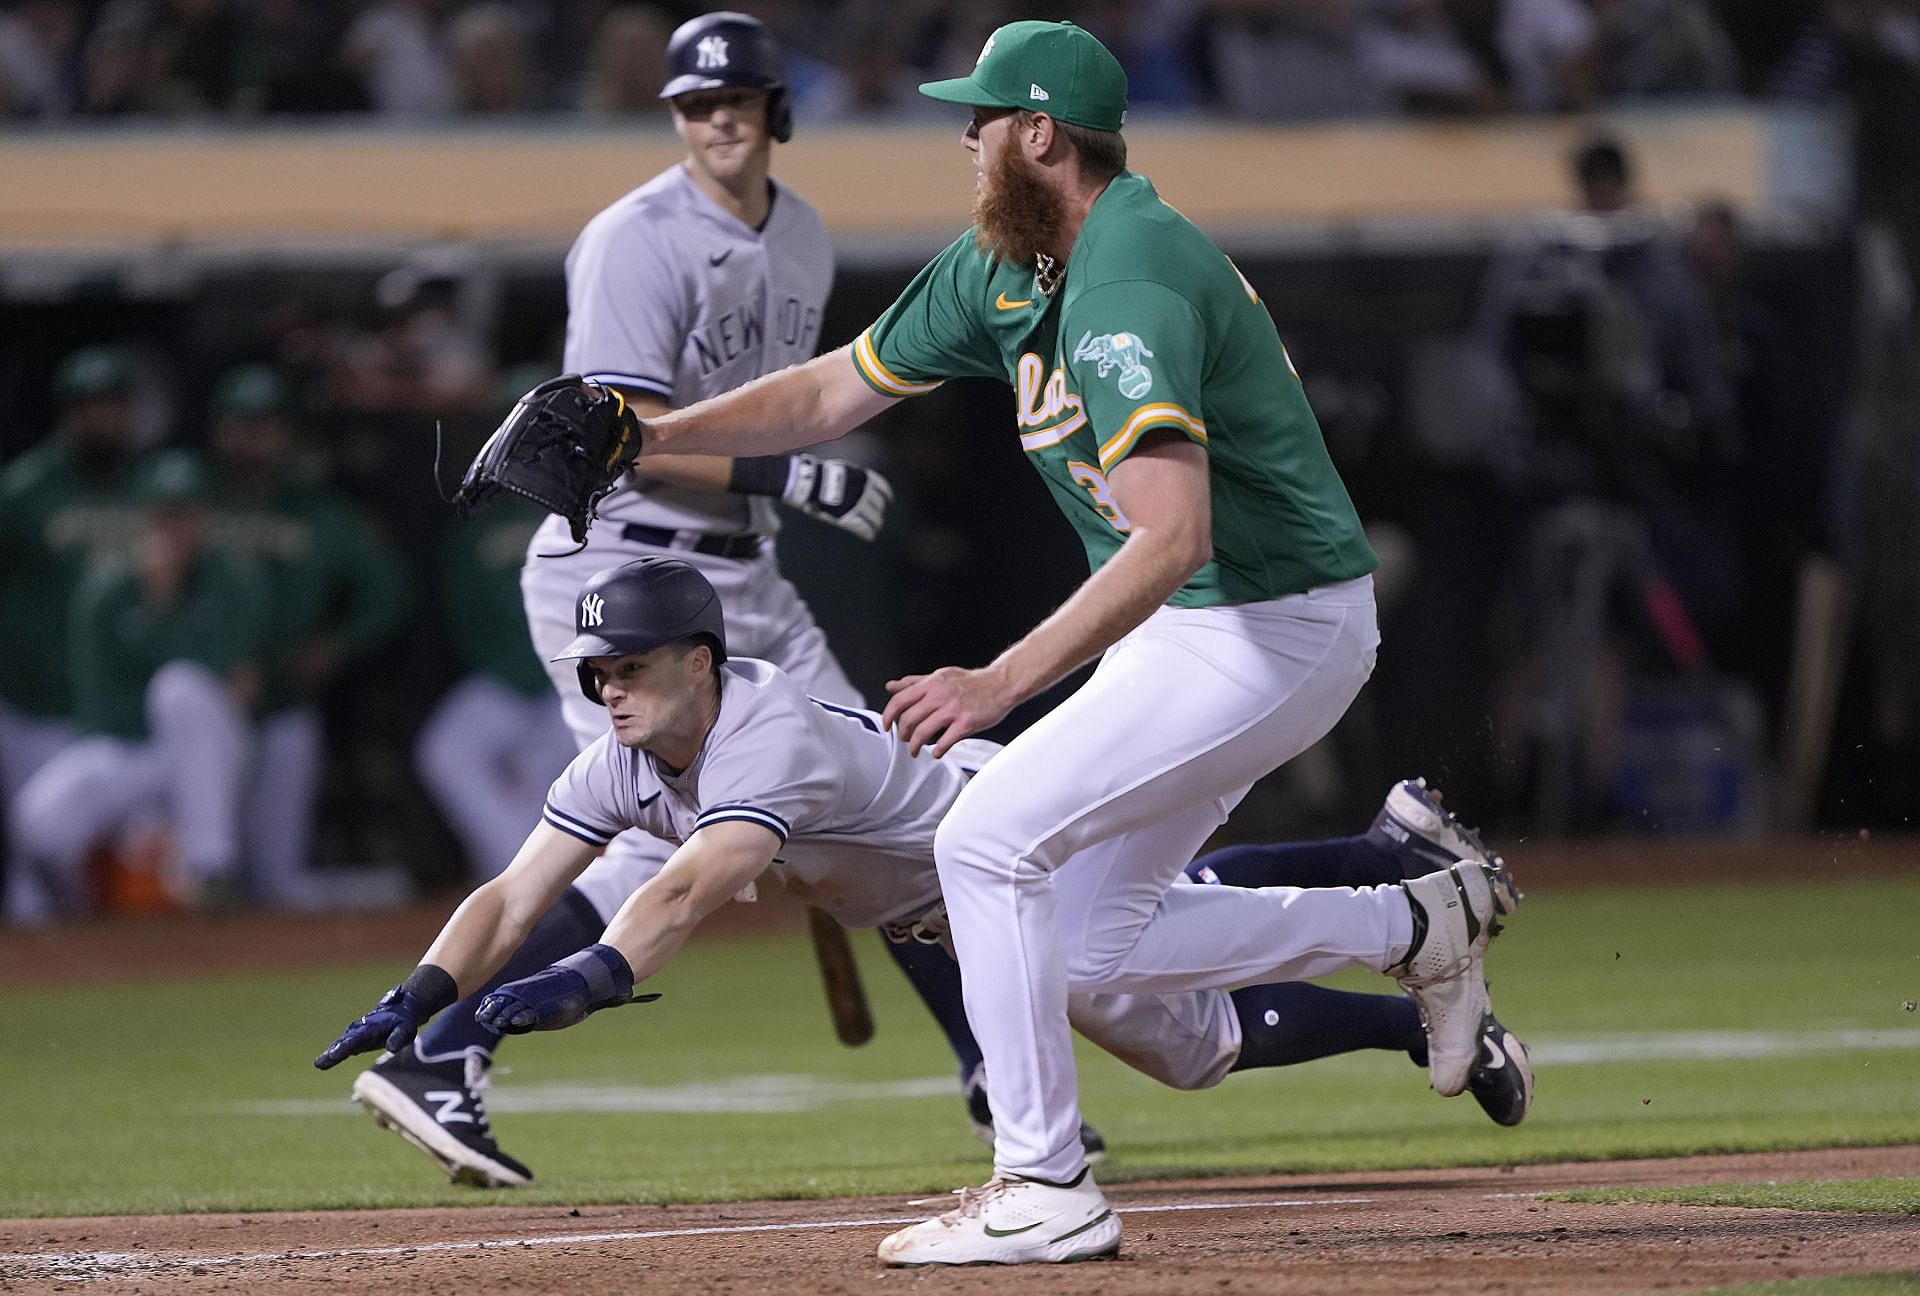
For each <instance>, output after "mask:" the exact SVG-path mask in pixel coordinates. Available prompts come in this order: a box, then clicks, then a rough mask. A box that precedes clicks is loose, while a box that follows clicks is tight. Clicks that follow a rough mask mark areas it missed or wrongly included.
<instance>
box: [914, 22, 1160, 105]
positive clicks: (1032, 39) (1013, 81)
mask: <svg viewBox="0 0 1920 1296" xmlns="http://www.w3.org/2000/svg"><path fill="white" fill-rule="evenodd" d="M920 93H921V94H923V95H925V96H927V98H929V99H939V100H942V101H944V102H946V103H956V104H965V105H967V106H968V107H970V108H1024V109H1026V110H1027V111H1028V112H1039V113H1045V114H1047V116H1049V117H1052V118H1055V119H1056V120H1059V121H1063V122H1072V123H1073V124H1074V125H1076V126H1085V127H1087V128H1089V129H1090V130H1103V131H1117V130H1119V129H1120V127H1121V126H1122V125H1124V124H1125V123H1126V120H1127V74H1126V72H1125V71H1124V70H1123V69H1122V68H1121V67H1120V60H1119V59H1116V58H1115V57H1114V56H1113V55H1112V54H1109V53H1108V52H1107V47H1106V46H1105V45H1102V44H1101V43H1100V42H1099V41H1097V40H1095V39H1094V37H1093V34H1092V33H1091V32H1088V31H1086V30H1084V29H1082V28H1079V27H1076V26H1074V25H1073V24H1072V23H1070V22H1016V23H1008V24H1007V25H1006V26H1005V27H1002V28H1000V30H998V31H996V32H994V34H993V35H991V36H989V37H987V44H986V47H985V48H984V49H982V50H981V51H980V61H979V62H978V63H976V64H975V65H974V68H973V75H971V76H963V77H954V78H953V79H952V80H949V81H929V82H927V83H926V84H925V85H923V86H921V87H920Z"/></svg>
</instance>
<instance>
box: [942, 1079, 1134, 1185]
mask: <svg viewBox="0 0 1920 1296" xmlns="http://www.w3.org/2000/svg"><path fill="white" fill-rule="evenodd" d="M960 1093H961V1096H962V1097H964V1098H965V1099H966V1102H967V1127H968V1128H969V1129H971V1130H972V1131H973V1136H974V1137H975V1138H977V1139H979V1140H980V1141H981V1142H982V1143H985V1144H986V1145H987V1146H988V1147H992V1146H993V1108H992V1107H990V1106H988V1104H987V1064H986V1063H984V1062H982V1063H980V1064H979V1065H977V1066H975V1067H974V1068H973V1070H972V1071H970V1072H968V1073H967V1078H966V1080H964V1081H963V1082H962V1083H961V1086H960ZM1080 1148H1081V1150H1082V1151H1083V1152H1084V1153H1085V1154H1086V1158H1087V1164H1088V1165H1099V1164H1100V1163H1101V1162H1102V1161H1105V1160H1106V1159H1107V1140H1106V1138H1105V1137H1104V1136H1103V1135H1102V1134H1101V1133H1100V1131H1099V1130H1097V1129H1095V1128H1094V1127H1093V1126H1091V1125H1089V1124H1087V1123H1086V1122H1085V1121H1081V1122H1080Z"/></svg>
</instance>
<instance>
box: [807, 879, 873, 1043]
mask: <svg viewBox="0 0 1920 1296" xmlns="http://www.w3.org/2000/svg"><path fill="white" fill-rule="evenodd" d="M807 930H808V931H809V932H810V933H811V934H812V936H813V954H814V957H815V958H817V959H818V960H819V961H820V980H821V982H822V984H824V985H825V986H826V990H827V1010H828V1011H829V1012H830V1013H832V1014H833V1033H834V1034H835V1035H837V1036H839V1038H840V1042H841V1043H842V1044H845V1045H846V1046H847V1047H848V1048H857V1047H859V1046H860V1045H862V1044H865V1043H866V1042H867V1041H868V1040H870V1039H872V1038H873V1011H872V1009H870V1008H869V1007H868V1006H867V991H866V987H864V986H862V985H861V984H860V967H859V965H858V964H856V963H855V962H854V961H853V946H852V945H850V944H848V943H847V932H846V929H845V928H844V927H842V926H841V925H840V924H839V923H837V922H835V921H834V920H833V919H832V918H831V917H829V916H828V915H827V914H826V913H824V912H822V911H821V910H819V909H815V908H814V907H813V906H812V905H808V906H807Z"/></svg>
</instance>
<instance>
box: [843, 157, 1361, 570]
mask: <svg viewBox="0 0 1920 1296" xmlns="http://www.w3.org/2000/svg"><path fill="white" fill-rule="evenodd" d="M853 356H854V363H855V364H856V366H857V367H858V368H859V371H860V374H861V376H862V377H863V378H864V379H865V380H866V381H867V383H868V385H869V386H871V387H872V388H873V389H874V390H875V391H878V392H881V393H883V394H885V395H888V396H912V395H917V394H919V393H922V392H927V391H931V390H932V389H933V388H934V387H936V386H938V385H939V384H940V382H942V381H944V380H945V379H947V378H959V377H994V378H1001V379H1004V380H1005V381H1007V382H1008V383H1011V384H1012V385H1013V388H1014V391H1015V394H1016V397H1017V401H1016V406H1015V419H1016V421H1017V422H1018V424H1019V433H1020V446H1021V448H1022V449H1023V450H1025V451H1026V454H1027V458H1028V460H1029V461H1030V462H1031V463H1032V464H1033V465H1034V467H1035V468H1037V469H1038V470H1039V472H1040V475H1041V477H1042V478H1044V479H1045V481H1046V483H1047V486H1048V488H1049V489H1050V490H1051V491H1052V493H1053V497H1054V501H1055V502H1056V503H1057V504H1058V505H1059V506H1060V509H1061V511H1062V512H1063V513H1065V514H1066V516H1067V520H1068V521H1070V522H1071V523H1072V524H1073V528H1074V530H1075V531H1076V532H1077V533H1078V534H1079V536H1080V539H1081V542H1082V543H1083V544H1084V545H1085V546H1086V550H1087V559H1088V562H1089V563H1090V564H1091V565H1092V566H1093V567H1095V568H1098V567H1099V566H1100V565H1101V564H1102V563H1104V562H1106V561H1107V560H1108V559H1109V558H1111V557H1112V556H1113V555H1114V554H1115V553H1117V552H1118V551H1119V549H1120V546H1121V544H1122V543H1123V542H1124V541H1125V540H1126V535H1127V531H1128V529H1129V527H1130V525H1131V524H1130V523H1129V522H1128V520H1127V518H1126V516H1125V514H1124V513H1123V512H1122V511H1121V509H1120V506H1119V503H1118V501H1116V500H1115V499H1114V497H1113V492H1112V488H1111V486H1110V485H1109V483H1108V480H1107V474H1108V473H1109V472H1111V471H1112V470H1113V467H1114V465H1115V464H1117V463H1119V462H1120V461H1121V460H1123V459H1125V458H1126V457H1127V456H1128V455H1129V454H1130V453H1132V452H1133V450H1134V449H1135V448H1136V447H1137V446H1138V445H1139V443H1140V439H1141V437H1142V436H1143V435H1144V434H1146V433H1147V432H1149V431H1153V430H1155V429H1161V428H1165V429H1171V430H1172V431H1174V432H1176V433H1178V434H1179V435H1181V436H1183V437H1185V438H1187V439H1188V440H1190V441H1193V442H1196V443H1197V444H1199V445H1201V446H1203V447H1205V448H1206V451H1207V463H1208V476H1209V484H1210V491H1211V498H1212V503H1213V560H1212V561H1211V562H1209V563H1208V564H1207V565H1206V566H1205V567H1202V568H1201V569H1200V570H1199V571H1198V572H1197V573H1195V574H1194V576H1193V578H1192V579H1191V580H1190V581H1188V582H1187V583H1186V585H1185V586H1183V587H1182V588H1181V589H1180V590H1179V592H1178V593H1176V594H1175V595H1174V597H1173V599H1172V600H1171V602H1172V603H1173V604H1174V605H1176V606H1180V607H1208V606H1212V605H1216V604H1226V603H1251V602H1258V601H1261V600H1265V599H1273V598H1279V597H1281V596H1283V595H1287V594H1297V593H1299V592H1301V591H1303V590H1308V589H1312V588H1314V587H1315V586H1319V585H1329V584H1333V583H1336V582H1339V581H1343V580H1351V579H1352V578H1354V577H1356V576H1363V575H1365V574H1366V573H1368V572H1370V571H1372V570H1373V569H1374V567H1375V565H1376V561H1377V560H1376V559H1375V558H1374V554H1373V550H1372V548H1371V547H1369V545H1368V544H1367V540H1366V536H1365V535H1364V534H1363V533H1362V531H1361V529H1360V519H1359V518H1358V517H1357V516H1356V515H1355V513H1354V511H1353V503H1352V501H1351V500H1349V499H1348V498H1347V491H1346V487H1345V486H1344V485H1342V484H1341V481H1340V476H1339V474H1338V473H1337V472H1336V471H1335V470H1334V467H1333V461H1332V459H1331V458H1329V457H1328V454H1327V446H1326V441H1325V439H1324V438H1323V437H1322V436H1321V435H1320V426H1319V424H1318V423H1316V422H1315V421H1314V418H1313V411H1312V410H1311V409H1309V408H1308V406H1307V398H1306V393H1305V392H1304V390H1302V388H1301V385H1300V377H1299V375H1298V374H1296V373H1295V372H1294V369H1293V363H1292V361H1291V360H1289V359H1288V357H1287V352H1286V348H1285V347H1284V346H1282V345H1281V343H1280V337H1279V334H1278V333H1277V332H1276V331H1275V329H1274V326H1273V319H1272V317H1271V316H1269V315H1268V314H1267V311H1266V308H1265V307H1264V306H1262V305H1261V304H1260V299H1259V297H1258V295H1257V294H1255V292H1254V291H1253V288H1252V287H1251V285H1249V284H1248V283H1247V281H1246V279H1245V278H1244V277H1242V276H1241V274H1240V272H1239V271H1238V270H1237V269H1235V268H1234V265H1233V263H1232V262H1231V261H1229V260H1227V258H1226V256H1225V255H1224V254H1223V253H1222V252H1221V251H1220V249H1218V248H1217V247H1215V246H1214V245H1213V242H1212V240H1210V239H1208V238H1207V236H1206V235H1205V234H1203V233H1201V232H1200V230H1199V229H1198V228H1197V227H1195V226H1194V225H1193V224H1192V223H1191V222H1190V221H1188V220H1187V219H1186V218H1185V217H1183V216H1181V215H1180V213H1178V212H1176V211H1174V210H1173V209H1172V208H1171V207H1169V206H1167V205H1166V204H1165V203H1164V202H1162V201H1160V196H1159V195H1158V194H1157V193H1155V192H1154V189H1153V186H1152V185H1151V184H1149V183H1148V182H1147V180H1146V178H1145V177H1144V176H1139V175H1135V174H1133V173H1132V172H1122V173H1121V174H1120V175H1119V176H1117V177H1115V179H1114V180H1113V182H1112V183H1111V184H1109V185H1108V186H1107V188H1106V191H1105V192H1104V193H1102V194H1101V195H1100V198H1099V200H1098V201H1097V202H1095V203H1094V205H1093V210H1092V211H1091V212H1090V213H1089V214H1088V216H1087V220H1086V223H1085V225H1084V226H1083V227H1082V228H1081V231H1080V237H1079V238H1078V240H1077V241H1076V242H1075V243H1074V246H1073V252H1072V255H1071V256H1070V257H1069V259H1068V261H1067V265H1066V270H1065V273H1064V275H1063V276H1062V278H1061V280H1060V282H1059V283H1058V284H1057V285H1055V286H1054V290H1053V292H1052V293H1051V294H1049V293H1045V292H1042V291H1041V290H1040V286H1039V283H1038V282H1037V280H1036V276H1035V273H1034V268H1033V267H1032V266H1016V265H1011V264H1007V263H1004V262H1002V261H1000V260H999V259H998V258H996V257H994V256H992V255H991V254H989V253H985V252H982V251H980V250H979V249H978V247H976V246H975V243H974V235H973V231H971V230H969V231H968V232H967V233H966V234H963V235H962V236H961V237H960V238H959V239H958V240H956V241H955V242H954V243H953V244H952V246H950V247H948V248H947V250H946V251H945V252H942V253H941V254H940V255H939V257H937V258H935V260H934V261H933V263H932V264H931V265H929V266H927V268H926V269H924V270H922V271H921V272H920V273H919V275H918V276H916V277H915V278H914V281H913V282H912V283H911V284H909V285H908V287H907V290H906V291H905V292H904V293H902V294H901V296H900V299H899V300H898V301H896V302H895V303H894V304H893V305H892V306H891V307H889V308H888V309H887V311H886V313H885V314H883V315H881V317H880V318H879V319H878V320H876V321H874V323H873V324H872V325H871V326H869V327H868V329H867V330H866V332H864V333H862V334H861V335H860V337H859V338H858V339H857V340H856V341H855V343H854V347H853Z"/></svg>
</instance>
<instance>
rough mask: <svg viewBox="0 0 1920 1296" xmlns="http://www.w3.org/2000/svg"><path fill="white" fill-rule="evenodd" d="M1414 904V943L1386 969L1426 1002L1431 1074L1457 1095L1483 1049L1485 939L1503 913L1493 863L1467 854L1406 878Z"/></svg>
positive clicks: (1443, 1091) (1446, 1093)
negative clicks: (1443, 866) (1400, 960)
mask: <svg viewBox="0 0 1920 1296" xmlns="http://www.w3.org/2000/svg"><path fill="white" fill-rule="evenodd" d="M1400 885H1401V886H1402V887H1404V888H1405V889H1406V893H1407V901H1408V903H1409V904H1411V905H1412V906H1413V912H1414V942H1413V947H1412V948H1411V949H1410V950H1408V951H1407V958H1406V961H1405V962H1403V963H1401V964H1400V965H1399V966H1397V967H1392V968H1389V969H1387V975H1388V976H1390V977H1393V978H1394V979H1395V980H1397V981H1399V983H1400V986H1401V988H1402V989H1403V990H1405V991H1406V992H1407V993H1408V994H1409V995H1410V996H1412V998H1413V1002H1414V1004H1415V1005H1416V1006H1417V1007H1418V1008H1419V1009H1420V1018H1421V1020H1422V1021H1423V1022H1425V1023H1426V1027H1427V1074H1428V1075H1429V1076H1430V1077H1431V1078H1432V1080H1433V1087H1434V1091H1435V1092H1437V1093H1439V1094H1440V1095H1441V1096H1442V1097H1445V1098H1451V1097H1453V1096H1454V1095H1455V1094H1457V1093H1459V1092H1460V1091H1461V1090H1463V1089H1465V1088H1466V1087H1467V1077H1468V1076H1469V1074H1470V1073H1471V1072H1472V1070H1473V1065H1474V1062H1475V1061H1476V1060H1477V1059H1478V1058H1479V1056H1480V1023H1481V1021H1482V1019H1483V1018H1486V1017H1487V1016H1489V1015H1490V1014H1491V1013H1492V1011H1493V1006H1492V1002H1491V1001H1490V1000H1489V998H1488V996H1487V979H1486V954H1487V941H1488V939H1489V938H1490V937H1491V936H1492V932H1493V920H1494V918H1495V917H1497V916H1498V915H1499V914H1500V913H1502V912H1503V910H1502V908H1501V893H1500V892H1499V891H1498V890H1496V889H1495V887H1494V878H1493V869H1492V868H1491V867H1490V866H1489V865H1486V864H1478V863H1473V862H1470V861H1466V860H1463V861H1461V862H1460V863H1458V864H1455V865H1454V866H1453V867H1452V868H1449V869H1443V870H1441V871H1440V872H1438V873H1429V874H1427V875H1426V876H1424V877H1417V878H1409V879H1408V880H1407V881H1405V882H1402V883H1401V884H1400Z"/></svg>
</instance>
